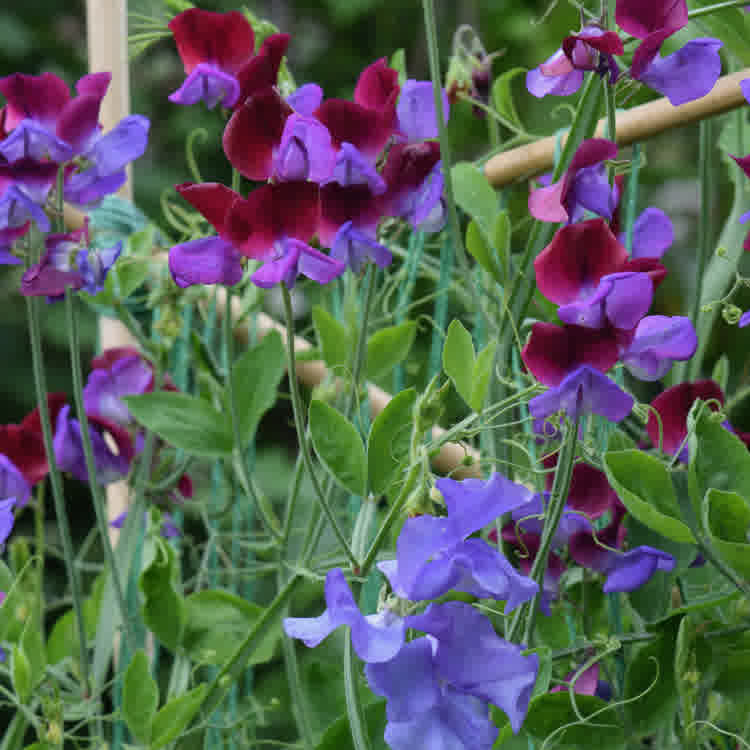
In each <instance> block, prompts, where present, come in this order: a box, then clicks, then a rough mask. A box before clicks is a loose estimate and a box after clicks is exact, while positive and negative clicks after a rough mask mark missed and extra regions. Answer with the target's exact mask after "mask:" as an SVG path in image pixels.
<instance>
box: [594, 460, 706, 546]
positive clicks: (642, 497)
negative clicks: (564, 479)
mask: <svg viewBox="0 0 750 750" xmlns="http://www.w3.org/2000/svg"><path fill="white" fill-rule="evenodd" d="M604 470H605V471H606V473H607V479H609V483H610V484H611V485H612V488H613V489H614V491H615V492H616V493H617V496H618V497H619V498H620V500H621V501H622V502H623V504H624V505H625V507H626V508H627V509H628V511H629V512H630V513H632V514H633V515H634V516H635V517H636V518H637V519H638V520H639V521H640V522H641V523H642V524H644V525H645V526H648V528H650V529H653V530H654V531H656V532H657V533H659V534H661V535H662V536H665V537H667V539H672V540H673V541H675V542H685V543H690V542H693V543H694V542H695V539H694V538H693V535H692V533H691V532H690V529H689V528H688V527H687V526H686V525H685V523H683V522H682V521H681V520H680V511H679V506H678V504H677V497H676V495H675V491H674V486H673V485H672V479H671V477H670V475H669V471H667V467H666V466H665V465H664V464H663V463H662V462H661V461H660V460H659V459H658V458H656V457H654V456H650V455H648V454H646V453H644V452H643V451H639V450H628V451H614V452H611V451H610V452H607V453H605V454H604Z"/></svg>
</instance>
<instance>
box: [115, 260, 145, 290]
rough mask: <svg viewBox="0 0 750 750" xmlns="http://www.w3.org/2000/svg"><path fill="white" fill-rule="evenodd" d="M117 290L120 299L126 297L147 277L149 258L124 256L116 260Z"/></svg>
mask: <svg viewBox="0 0 750 750" xmlns="http://www.w3.org/2000/svg"><path fill="white" fill-rule="evenodd" d="M115 269H116V272H117V290H118V292H119V295H118V296H119V298H120V299H127V298H128V297H130V295H131V294H133V292H134V291H135V290H136V289H138V287H139V286H141V284H143V282H144V281H145V280H146V278H147V277H148V274H149V271H150V270H151V260H150V259H148V258H134V257H132V256H129V255H128V256H125V257H124V258H120V259H119V260H118V261H117V265H116V266H115Z"/></svg>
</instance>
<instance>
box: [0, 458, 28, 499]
mask: <svg viewBox="0 0 750 750" xmlns="http://www.w3.org/2000/svg"><path fill="white" fill-rule="evenodd" d="M30 497H31V487H30V486H29V483H28V482H27V481H26V478H25V477H24V475H23V474H22V473H21V471H20V470H19V469H18V467H17V466H16V465H15V464H14V463H13V462H12V461H11V460H10V459H9V458H8V457H7V456H6V455H4V454H2V453H0V500H9V499H12V500H13V502H14V503H15V504H16V505H17V506H18V507H19V508H23V507H24V506H25V505H26V504H27V503H28V502H29V498H30Z"/></svg>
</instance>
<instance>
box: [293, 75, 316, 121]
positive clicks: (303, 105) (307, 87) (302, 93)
mask: <svg viewBox="0 0 750 750" xmlns="http://www.w3.org/2000/svg"><path fill="white" fill-rule="evenodd" d="M322 101H323V89H322V88H320V86H318V84H317V83H306V84H304V85H303V86H300V87H299V88H298V89H296V90H295V91H293V92H292V93H291V94H289V96H287V98H286V103H287V104H288V105H289V106H290V107H291V108H292V109H293V110H294V111H295V112H296V113H297V114H298V115H304V116H305V117H312V116H313V112H315V110H316V109H317V108H318V107H319V106H320V104H321V102H322Z"/></svg>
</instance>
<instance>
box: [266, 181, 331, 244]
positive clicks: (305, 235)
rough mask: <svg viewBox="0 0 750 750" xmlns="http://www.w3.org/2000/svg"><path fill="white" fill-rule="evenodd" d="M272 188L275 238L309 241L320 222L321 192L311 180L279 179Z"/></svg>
mask: <svg viewBox="0 0 750 750" xmlns="http://www.w3.org/2000/svg"><path fill="white" fill-rule="evenodd" d="M271 189H272V191H273V217H274V237H275V238H279V239H280V238H282V237H292V238H293V239H295V240H301V241H302V242H309V241H310V240H311V239H312V238H313V235H315V234H316V233H317V231H318V225H319V224H320V194H319V189H318V186H317V185H316V184H315V183H314V182H279V183H277V184H275V185H272V186H271Z"/></svg>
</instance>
